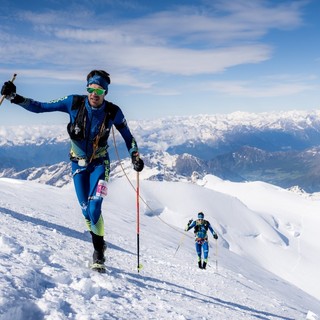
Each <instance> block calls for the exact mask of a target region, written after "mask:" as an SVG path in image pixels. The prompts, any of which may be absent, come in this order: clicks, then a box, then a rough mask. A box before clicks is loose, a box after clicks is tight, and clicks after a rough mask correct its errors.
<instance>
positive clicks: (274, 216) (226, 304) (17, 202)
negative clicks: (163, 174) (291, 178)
mask: <svg viewBox="0 0 320 320" xmlns="http://www.w3.org/2000/svg"><path fill="white" fill-rule="evenodd" d="M205 179H206V180H205V181H199V185H197V184H191V183H183V182H155V181H154V182H153V181H140V189H141V195H142V198H143V200H141V201H140V204H141V206H140V207H141V221H140V222H141V223H140V261H141V262H142V264H143V265H144V268H143V269H142V270H141V272H140V273H138V272H137V270H136V265H137V256H136V250H137V249H136V241H137V240H136V199H135V192H134V190H133V188H132V187H131V186H130V184H129V183H128V181H127V180H126V179H125V178H121V179H114V180H112V181H111V182H110V184H109V194H108V196H107V199H106V200H105V202H104V205H103V211H104V218H105V225H106V234H107V235H106V239H107V241H108V250H107V257H108V258H107V265H108V272H107V274H104V275H100V274H97V273H94V272H92V271H90V270H89V269H88V268H87V265H88V263H89V261H90V257H91V254H92V245H91V242H90V237H89V234H88V232H86V231H85V224H84V221H83V218H82V216H81V212H80V209H79V207H78V204H77V201H76V198H75V195H74V191H73V186H72V185H68V186H66V187H64V188H56V187H52V186H48V185H41V184H38V183H35V182H31V181H20V180H10V179H0V222H1V229H0V271H1V277H0V320H11V319H12V320H22V319H24V320H25V319H32V320H38V319H50V320H58V319H59V320H60V319H77V320H95V319H99V320H100V319H106V320H107V319H175V320H176V319H181V320H183V319H202V320H204V319H215V320H228V319H232V320H234V319H237V320H242V319H243V320H244V319H245V320H248V319H249V320H250V319H264V320H266V319H278V320H285V319H286V320H288V319H310V320H311V319H313V320H314V319H318V316H319V315H320V294H319V290H317V289H316V288H314V287H313V286H312V285H311V283H312V281H313V282H314V283H317V281H319V271H318V270H319V267H320V264H319V260H317V259H316V258H314V257H313V255H314V252H315V250H316V247H318V248H319V245H317V238H316V237H315V234H314V232H313V230H314V228H315V227H314V226H316V225H317V222H319V221H318V219H319V215H317V214H316V210H318V212H319V208H318V204H317V202H315V201H312V200H308V199H305V198H303V197H300V196H299V195H295V194H291V193H286V192H284V191H283V190H282V189H279V188H277V189H273V187H272V186H270V185H267V184H258V187H257V185H255V184H251V185H250V184H237V185H235V184H230V183H229V182H223V181H220V180H218V179H216V178H215V177H212V176H207V177H206V178H205ZM133 183H134V184H135V181H133ZM200 184H202V185H203V184H205V185H204V186H201V185H200ZM244 188H247V189H244ZM213 189H221V190H218V191H217V190H213ZM222 189H223V190H222ZM270 190H272V192H271V191H270ZM260 198H262V201H260V200H259V199H260ZM280 199H281V200H280ZM289 200H290V203H291V201H292V202H293V203H292V206H293V209H294V208H296V207H297V208H299V210H300V212H303V214H302V213H301V215H303V219H304V220H303V223H302V221H301V219H300V220H299V218H301V216H300V217H299V216H297V212H298V209H297V211H295V212H293V216H292V217H291V216H290V215H289V213H291V211H292V210H291V211H290V210H289V209H290V208H287V210H288V211H286V210H285V209H283V208H282V209H281V210H277V211H275V210H274V207H276V203H277V202H278V203H279V202H280V201H281V203H284V202H286V201H289ZM198 211H204V212H205V215H206V218H207V219H208V220H209V221H210V222H211V223H212V225H213V226H214V227H215V228H216V230H217V232H218V234H219V240H218V242H215V240H213V238H212V237H211V235H210V236H209V237H210V253H209V266H208V269H207V270H199V269H198V268H197V266H196V255H195V250H194V241H193V235H192V232H191V231H190V232H189V233H186V232H183V228H184V226H185V224H186V222H187V221H188V220H189V219H190V218H191V217H194V218H195V217H196V213H197V212H198ZM309 214H310V216H309ZM276 222H277V223H278V224H277V223H276ZM288 223H290V225H288ZM299 223H300V224H299ZM309 228H310V229H312V232H311V231H310V232H309ZM297 232H298V233H299V235H298V234H297ZM299 239H300V244H299V243H298V241H299ZM216 244H218V245H217V246H216ZM262 253H263V254H262ZM281 253H282V254H283V256H281ZM216 254H218V255H216ZM289 257H291V258H292V261H295V265H294V266H295V268H294V272H295V275H296V276H301V277H304V279H305V283H306V285H305V286H303V284H304V281H301V282H299V281H296V282H295V285H294V284H293V282H294V281H293V280H294V277H293V278H291V277H290V272H292V270H290V272H288V274H289V275H288V274H283V272H282V268H285V267H286V266H288V265H292V262H291V261H287V260H289ZM297 257H298V258H299V259H298V260H296V259H297ZM303 261H304V262H303ZM298 262H299V263H298ZM302 262H303V263H302ZM313 264H315V266H313ZM261 265H264V267H265V268H262V267H261Z"/></svg>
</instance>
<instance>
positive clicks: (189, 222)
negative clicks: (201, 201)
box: [187, 219, 193, 227]
mask: <svg viewBox="0 0 320 320" xmlns="http://www.w3.org/2000/svg"><path fill="white" fill-rule="evenodd" d="M192 221H193V219H190V220H189V221H188V224H187V226H188V227H189V226H190V224H191V223H192Z"/></svg>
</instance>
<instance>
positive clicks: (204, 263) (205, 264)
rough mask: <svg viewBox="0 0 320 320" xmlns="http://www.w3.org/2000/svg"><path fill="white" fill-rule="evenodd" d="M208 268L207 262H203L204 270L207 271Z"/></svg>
mask: <svg viewBox="0 0 320 320" xmlns="http://www.w3.org/2000/svg"><path fill="white" fill-rule="evenodd" d="M206 267H207V261H203V264H202V269H206Z"/></svg>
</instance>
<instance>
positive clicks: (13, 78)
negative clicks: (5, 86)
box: [0, 73, 17, 106]
mask: <svg viewBox="0 0 320 320" xmlns="http://www.w3.org/2000/svg"><path fill="white" fill-rule="evenodd" d="M16 76H17V74H16V73H14V74H13V76H12V79H11V80H10V81H11V82H13V81H14V80H15V79H16ZM5 97H6V96H5V95H3V96H1V98H0V106H1V104H2V102H3V100H4V99H5Z"/></svg>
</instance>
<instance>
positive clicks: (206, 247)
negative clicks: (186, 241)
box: [196, 241, 209, 261]
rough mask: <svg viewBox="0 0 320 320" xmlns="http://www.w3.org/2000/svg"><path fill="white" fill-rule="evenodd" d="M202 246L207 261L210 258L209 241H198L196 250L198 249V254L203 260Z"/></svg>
mask: <svg viewBox="0 0 320 320" xmlns="http://www.w3.org/2000/svg"><path fill="white" fill-rule="evenodd" d="M201 248H202V250H203V259H204V260H205V261H207V260H208V254H209V245H208V241H204V242H203V243H199V242H197V241H196V251H197V255H198V260H199V261H200V260H201Z"/></svg>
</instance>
